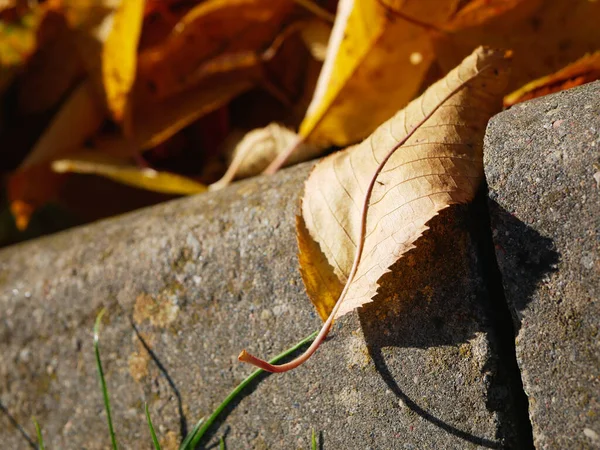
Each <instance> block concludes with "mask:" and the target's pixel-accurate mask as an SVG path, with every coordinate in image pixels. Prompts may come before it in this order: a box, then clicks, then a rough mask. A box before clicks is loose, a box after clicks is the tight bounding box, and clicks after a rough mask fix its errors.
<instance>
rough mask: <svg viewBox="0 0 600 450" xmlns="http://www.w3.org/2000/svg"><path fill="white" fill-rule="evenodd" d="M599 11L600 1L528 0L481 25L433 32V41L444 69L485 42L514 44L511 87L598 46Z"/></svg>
mask: <svg viewBox="0 0 600 450" xmlns="http://www.w3.org/2000/svg"><path fill="white" fill-rule="evenodd" d="M509 3H512V2H509ZM599 17H600V2H593V1H572V0H522V1H521V2H518V3H517V4H516V6H515V7H514V8H512V9H510V10H508V11H504V12H502V13H501V14H499V15H496V16H490V17H489V18H488V19H487V20H486V21H485V22H484V23H481V24H479V25H476V26H472V27H467V28H461V29H457V30H453V31H451V32H450V31H449V32H445V33H436V34H434V35H432V38H433V45H434V47H435V53H436V58H437V61H438V63H439V64H440V67H441V68H442V70H443V71H446V70H449V69H450V68H452V67H454V66H455V65H456V64H458V62H460V61H461V60H462V59H463V58H464V57H465V56H466V55H468V54H470V53H471V52H472V50H473V49H474V48H475V47H477V46H479V45H488V46H492V47H498V48H507V49H511V50H512V51H513V64H512V73H511V79H510V82H509V86H508V88H509V92H510V91H513V90H515V89H518V88H520V87H522V86H523V85H524V84H526V83H528V82H530V81H532V80H535V79H537V78H539V77H542V76H544V75H548V74H550V73H554V72H556V71H557V70H560V69H561V68H562V67H564V66H566V65H567V64H569V63H571V62H573V61H575V60H577V59H578V58H581V57H582V56H584V55H585V54H586V53H591V52H594V51H597V50H598V49H599V48H600V32H598V18H599Z"/></svg>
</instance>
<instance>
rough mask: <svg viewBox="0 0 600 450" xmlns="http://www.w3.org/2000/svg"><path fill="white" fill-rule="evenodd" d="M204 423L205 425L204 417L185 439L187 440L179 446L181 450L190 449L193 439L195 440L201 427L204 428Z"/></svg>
mask: <svg viewBox="0 0 600 450" xmlns="http://www.w3.org/2000/svg"><path fill="white" fill-rule="evenodd" d="M203 423H204V417H203V418H202V419H200V420H199V421H198V423H197V424H196V426H195V427H194V429H193V430H192V431H191V432H189V433H188V435H187V436H186V437H185V439H184V440H183V442H182V443H181V445H180V446H179V450H186V449H189V448H190V447H189V445H190V442H192V439H193V438H194V436H195V435H196V433H197V432H198V430H199V429H200V427H201V426H202V424H203Z"/></svg>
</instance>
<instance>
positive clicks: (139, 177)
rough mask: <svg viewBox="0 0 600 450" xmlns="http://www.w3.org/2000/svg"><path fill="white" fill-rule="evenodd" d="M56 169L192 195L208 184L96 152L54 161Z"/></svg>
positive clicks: (167, 192)
mask: <svg viewBox="0 0 600 450" xmlns="http://www.w3.org/2000/svg"><path fill="white" fill-rule="evenodd" d="M52 170H54V171H55V172H57V173H69V172H71V173H80V174H94V175H100V176H103V177H106V178H109V179H111V180H113V181H118V182H119V183H123V184H126V185H129V186H133V187H136V188H140V189H146V190H148V191H154V192H161V193H163V194H178V195H191V194H198V193H200V192H205V191H206V186H205V185H203V184H201V183H198V182H196V181H194V180H192V179H190V178H187V177H184V176H182V175H177V174H175V173H170V172H163V171H157V170H154V169H151V168H148V167H137V166H133V165H131V164H128V163H126V162H124V161H123V160H120V159H116V158H110V157H107V156H104V155H102V154H97V153H95V152H87V153H78V154H75V155H70V157H69V158H66V159H59V160H56V161H54V162H53V163H52Z"/></svg>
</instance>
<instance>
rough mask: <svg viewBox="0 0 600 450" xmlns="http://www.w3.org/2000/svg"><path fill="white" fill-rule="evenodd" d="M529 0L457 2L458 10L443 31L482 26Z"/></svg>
mask: <svg viewBox="0 0 600 450" xmlns="http://www.w3.org/2000/svg"><path fill="white" fill-rule="evenodd" d="M526 1H529V0H468V1H466V2H465V1H460V2H457V3H458V4H457V9H456V11H455V12H454V14H452V16H451V17H450V19H449V21H448V23H445V24H443V25H442V28H443V30H446V31H447V30H458V29H462V28H468V27H474V26H478V25H481V24H483V23H485V22H486V21H488V20H489V19H492V18H494V17H497V16H499V15H501V14H504V13H506V12H508V11H511V10H512V9H513V8H515V7H516V6H519V5H520V4H522V3H525V2H526Z"/></svg>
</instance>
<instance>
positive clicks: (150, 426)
mask: <svg viewBox="0 0 600 450" xmlns="http://www.w3.org/2000/svg"><path fill="white" fill-rule="evenodd" d="M144 409H145V410H146V420H148V427H149V428H150V436H152V443H153V444H154V449H155V450H160V442H158V438H157V437H156V431H154V425H153V424H152V419H151V418H150V411H148V403H144Z"/></svg>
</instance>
